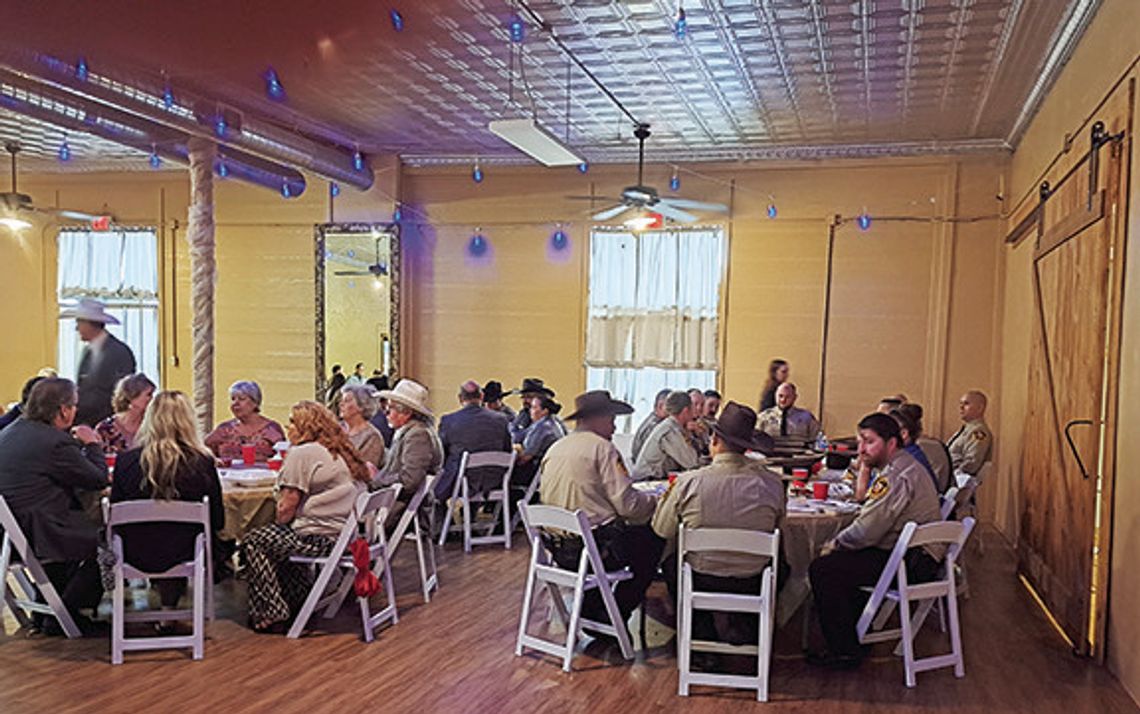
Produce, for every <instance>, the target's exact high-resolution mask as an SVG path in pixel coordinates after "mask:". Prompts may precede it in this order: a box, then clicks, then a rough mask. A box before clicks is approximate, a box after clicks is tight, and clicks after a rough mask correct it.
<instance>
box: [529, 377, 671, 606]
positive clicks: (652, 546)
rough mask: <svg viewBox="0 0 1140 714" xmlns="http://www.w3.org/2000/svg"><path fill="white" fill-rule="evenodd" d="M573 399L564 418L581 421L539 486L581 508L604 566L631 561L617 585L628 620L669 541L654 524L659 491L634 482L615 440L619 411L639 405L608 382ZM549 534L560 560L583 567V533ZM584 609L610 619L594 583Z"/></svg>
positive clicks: (551, 457)
mask: <svg viewBox="0 0 1140 714" xmlns="http://www.w3.org/2000/svg"><path fill="white" fill-rule="evenodd" d="M574 407H575V408H574V413H573V414H570V415H569V416H567V417H566V418H567V419H575V420H577V422H578V424H577V428H575V429H574V431H572V432H571V433H570V434H569V435H567V436H564V437H563V438H561V439H559V440H558V441H556V442H555V443H554V445H553V446H551V447H550V449H549V450H548V451H547V452H546V456H545V457H544V458H543V460H542V467H541V474H540V479H541V484H542V485H541V487H540V494H541V498H542V502H543V503H544V504H547V505H550V506H558V507H559V508H565V509H566V510H569V511H574V510H578V509H581V510H582V511H583V512H584V513H585V514H586V516H587V517H588V518H589V520H590V525H591V527H592V528H593V534H594V540H595V541H596V542H597V544H598V550H599V551H600V552H601V554H602V559H603V560H604V562H605V566H606V568H607V569H613V570H616V569H619V568H623V567H626V566H628V567H629V569H630V571H631V572H632V573H633V577H632V578H630V579H629V580H625V581H622V582H621V583H619V584H618V586H617V589H616V590H615V593H614V595H615V599H616V600H617V605H618V609H619V610H620V611H621V614H622V618H623V623H624V621H625V620H628V619H629V615H630V613H632V612H633V611H634V609H636V608H637V606H638V605H639V604H640V603H641V601H642V600H643V599H644V598H645V591H646V590H647V589H648V588H649V584H650V583H651V582H652V581H653V575H654V573H655V572H656V571H657V562H658V560H659V559H660V557H661V548H662V546H663V545H664V543H663V542H662V540H661V539H660V538H658V537H657V535H656V534H654V533H653V530H652V529H651V528H650V527H649V525H648V522H649V519H650V518H651V517H652V516H653V510H654V508H655V507H656V504H657V499H656V498H655V497H654V496H652V495H651V494H649V493H644V492H642V491H638V490H637V489H635V488H634V487H633V481H631V480H630V478H629V471H628V469H626V467H625V463H624V462H623V461H622V457H621V453H620V452H619V451H618V449H617V447H616V446H614V445H613V442H612V441H610V439H611V438H612V437H613V434H614V417H615V416H617V415H619V414H632V413H633V407H631V406H630V405H628V404H626V403H625V402H621V401H618V400H616V399H613V398H612V397H611V396H610V393H609V392H607V391H605V390H602V389H599V390H595V391H591V392H586V393H585V394H580V395H578V397H577V398H575V400H574ZM548 542H549V544H550V545H551V548H552V552H553V554H554V559H555V562H557V563H558V565H559V566H561V567H563V568H567V569H570V570H576V569H577V568H578V559H579V556H580V554H581V552H582V541H581V539H579V538H578V537H577V536H572V537H566V536H555V535H550V536H549V541H548ZM582 616H583V617H585V618H587V619H591V620H600V621H603V622H604V621H606V620H608V619H609V618H608V617H607V616H606V611H605V607H604V606H603V604H602V598H601V596H600V595H599V594H598V591H597V590H596V589H594V590H591V591H590V592H588V593H586V596H585V599H584V600H583V602H582ZM614 624H615V625H616V624H618V623H614Z"/></svg>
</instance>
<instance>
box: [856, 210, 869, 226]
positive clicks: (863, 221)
mask: <svg viewBox="0 0 1140 714" xmlns="http://www.w3.org/2000/svg"><path fill="white" fill-rule="evenodd" d="M855 225H857V226H859V230H861V231H866V230H869V229H870V228H871V216H869V215H867V209H866V208H864V209H863V212H862V213H860V214H859V215H858V216H857V217H856V218H855Z"/></svg>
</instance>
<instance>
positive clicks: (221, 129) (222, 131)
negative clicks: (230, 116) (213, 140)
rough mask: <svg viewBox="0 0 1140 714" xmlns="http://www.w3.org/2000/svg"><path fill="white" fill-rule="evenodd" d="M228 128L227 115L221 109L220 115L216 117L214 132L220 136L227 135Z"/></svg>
mask: <svg viewBox="0 0 1140 714" xmlns="http://www.w3.org/2000/svg"><path fill="white" fill-rule="evenodd" d="M227 128H228V127H227V125H226V117H225V115H224V114H222V113H221V112H220V111H219V112H218V115H217V116H216V117H214V133H215V134H217V135H218V136H219V137H225V135H226V129H227Z"/></svg>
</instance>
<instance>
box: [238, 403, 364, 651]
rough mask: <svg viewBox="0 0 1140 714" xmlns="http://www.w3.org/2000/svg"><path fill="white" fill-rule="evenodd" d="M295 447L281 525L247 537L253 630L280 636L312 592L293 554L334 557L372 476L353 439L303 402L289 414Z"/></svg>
mask: <svg viewBox="0 0 1140 714" xmlns="http://www.w3.org/2000/svg"><path fill="white" fill-rule="evenodd" d="M288 435H289V441H290V442H291V443H292V447H291V448H290V449H289V454H288V456H286V458H285V463H284V464H283V465H282V466H281V471H280V472H279V473H278V475H277V489H278V496H277V518H276V521H275V522H274V523H271V524H269V525H267V526H262V527H261V528H258V529H257V530H255V531H253V532H251V533H250V534H249V535H248V536H246V538H245V540H244V541H243V542H242V544H241V547H242V551H243V552H244V554H245V561H246V563H247V564H248V566H249V568H248V571H247V574H248V582H249V625H250V627H251V628H252V629H253V630H254V631H256V632H272V633H280V632H284V631H285V630H286V627H287V624H288V622H289V620H291V619H292V618H293V617H294V616H295V615H296V613H297V611H298V610H299V609H300V607H301V605H302V603H304V600H305V596H306V595H308V592H309V587H310V585H311V580H312V578H311V573H310V571H309V568H308V567H306V566H300V565H296V564H294V563H290V562H289V556H291V555H305V556H310V557H319V556H322V555H328V552H329V551H330V550H331V549H332V546H333V543H334V541H335V539H336V537H337V536H338V535H339V534H340V530H341V528H342V527H343V526H344V522H345V519H347V518H348V517H349V516H350V515H351V514H352V508H353V505H354V504H355V502H356V497H357V496H358V495H359V494H360V493H361V492H363V491H364V490H365V488H366V485H367V483H368V480H369V478H370V474H369V472H368V467H367V466H366V465H365V463H364V461H363V460H362V459H361V458H360V456H359V454H357V453H356V449H355V448H353V446H352V443H351V442H350V441H349V439H348V434H346V433H345V432H344V430H343V429H341V427H340V424H338V423H337V420H336V417H334V416H333V413H332V412H331V411H329V410H328V408H326V407H325V406H323V405H321V404H318V403H316V402H311V401H304V402H298V403H297V404H294V405H293V408H292V410H290V413H289V426H288Z"/></svg>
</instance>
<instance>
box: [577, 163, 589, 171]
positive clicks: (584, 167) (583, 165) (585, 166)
mask: <svg viewBox="0 0 1140 714" xmlns="http://www.w3.org/2000/svg"><path fill="white" fill-rule="evenodd" d="M589 170H590V164H589V162H587V161H583V162H582V163H580V164H578V173H580V174H584V173H586V172H587V171H589Z"/></svg>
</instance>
